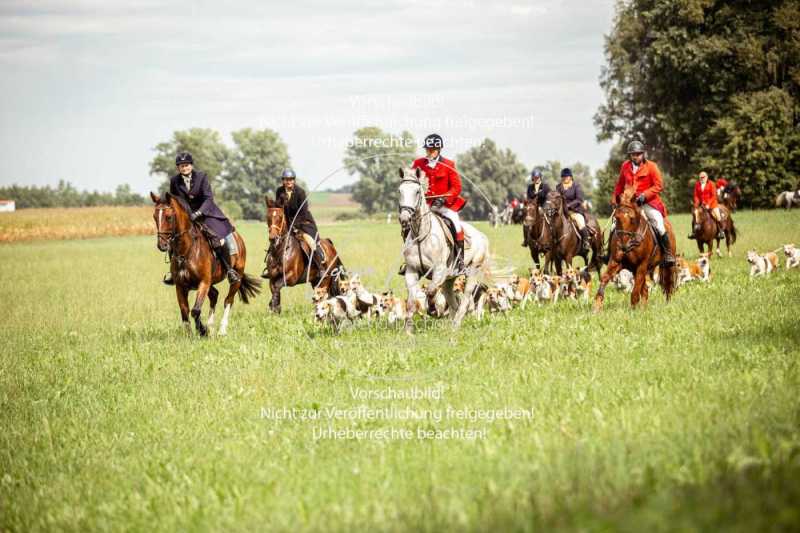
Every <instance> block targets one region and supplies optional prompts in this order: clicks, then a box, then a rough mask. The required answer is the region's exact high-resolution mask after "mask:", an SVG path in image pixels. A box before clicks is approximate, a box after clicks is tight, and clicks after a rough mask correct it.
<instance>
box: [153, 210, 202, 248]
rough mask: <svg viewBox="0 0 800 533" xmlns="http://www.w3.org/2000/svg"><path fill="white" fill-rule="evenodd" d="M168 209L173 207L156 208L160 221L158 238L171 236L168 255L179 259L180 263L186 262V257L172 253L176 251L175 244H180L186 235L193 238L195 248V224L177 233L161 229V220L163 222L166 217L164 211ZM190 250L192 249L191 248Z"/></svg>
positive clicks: (157, 230) (158, 223)
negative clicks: (179, 241)
mask: <svg viewBox="0 0 800 533" xmlns="http://www.w3.org/2000/svg"><path fill="white" fill-rule="evenodd" d="M167 209H172V206H159V207H156V211H158V221H157V222H156V234H157V236H158V237H159V238H161V237H162V236H166V235H169V236H170V238H169V240H167V247H168V248H167V253H169V254H170V255H172V256H174V257H177V258H178V260H179V261H185V260H186V258H185V257H184V256H182V255H178V254H173V253H172V252H173V251H174V250H176V246H175V243H176V242H178V240H179V239H180V238H181V237H182V236H183V235H185V234H186V233H189V236H191V238H192V246H194V242H195V241H194V232H193V231H191V230H192V229H194V224H192V226H191V227H190V228H189V229H185V230H183V231H179V232H176V231H175V228H172V229H170V230H169V231H164V230H162V229H161V220H162V217H163V215H164V211H166V210H167ZM190 249H191V247H190Z"/></svg>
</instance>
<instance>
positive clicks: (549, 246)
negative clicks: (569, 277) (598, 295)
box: [538, 191, 603, 276]
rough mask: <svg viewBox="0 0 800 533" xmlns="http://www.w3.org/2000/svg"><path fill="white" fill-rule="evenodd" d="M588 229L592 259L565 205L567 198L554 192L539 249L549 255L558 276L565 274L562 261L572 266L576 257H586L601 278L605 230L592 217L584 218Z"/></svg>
mask: <svg viewBox="0 0 800 533" xmlns="http://www.w3.org/2000/svg"><path fill="white" fill-rule="evenodd" d="M584 217H585V219H586V227H587V228H588V229H589V249H590V252H591V253H592V258H591V260H590V259H589V257H588V254H587V253H585V252H584V251H583V250H582V249H581V237H580V234H578V230H577V229H576V228H575V226H573V224H572V221H571V220H570V218H569V215H568V214H567V210H566V207H565V205H564V198H562V196H561V194H559V193H558V191H550V192H549V193H548V195H547V200H546V201H545V203H544V216H543V217H542V218H543V220H544V224H543V225H542V232H541V234H540V235H539V239H538V241H539V242H538V246H539V248H540V249H541V250H543V251H544V252H545V253H546V254H547V256H548V257H547V258H548V262H552V263H554V264H555V266H556V273H558V275H559V276H560V275H561V270H562V262H563V263H566V264H567V266H568V267H569V266H572V260H573V259H574V258H575V257H578V256H579V257H582V258H583V262H584V263H585V264H586V266H590V265H591V266H592V267H593V268H594V269H595V270H596V271H597V275H598V276H599V275H600V268H601V266H602V264H601V262H600V255H602V252H603V230H602V229H600V225H599V224H598V223H597V218H595V217H594V216H592V215H590V214H588V213H587V214H585V215H584Z"/></svg>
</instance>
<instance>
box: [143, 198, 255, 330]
mask: <svg viewBox="0 0 800 533" xmlns="http://www.w3.org/2000/svg"><path fill="white" fill-rule="evenodd" d="M150 198H151V199H152V200H153V203H154V204H155V211H154V212H153V219H154V220H155V223H156V231H157V232H158V234H157V235H158V239H157V246H158V249H159V250H161V251H162V252H167V251H169V252H170V255H171V259H170V270H171V271H172V279H174V280H175V292H176V294H177V296H178V306H179V307H180V309H181V320H182V321H183V324H184V326H185V327H186V330H187V332H191V328H190V326H189V291H192V290H196V291H197V297H196V299H195V301H194V306H193V307H192V311H191V315H192V318H194V325H195V329H196V330H197V333H199V334H200V335H202V336H205V335H207V334H208V328H207V327H206V326H205V325H203V321H202V319H201V313H202V309H203V302H204V301H205V299H206V296H208V302H209V304H210V306H211V310H210V312H209V315H208V327H211V326H212V325H213V324H214V311H215V309H216V306H217V297H218V296H219V291H217V289H216V288H215V287H214V285H216V284H217V283H220V282H221V281H222V280H224V279H226V273H225V271H224V269H223V267H222V265H221V264H220V262H219V261H217V260H216V259H215V258H214V252H213V251H212V250H211V246H210V245H209V244H208V240H206V237H205V235H204V234H203V232H202V230H201V229H200V227H199V226H198V225H197V224H195V223H193V222H192V221H191V219H190V218H189V211H190V209H189V206H188V205H187V204H186V203H185V202H184V201H183V200H182V199H181V198H178V197H176V196H173V195H171V194H170V193H165V194H164V196H163V198H162V197H159V196H158V195H156V194H153V193H152V192H151V193H150ZM234 235H235V239H236V245H237V247H238V249H239V253H238V254H236V255H235V256H233V257H231V266H232V267H233V268H234V269H235V270H236V272H237V273H238V274H239V277H240V278H241V281H238V282H236V283H233V284H231V286H230V288H229V289H228V295H227V296H226V297H225V310H224V312H223V315H222V321H221V322H220V325H219V331H218V332H217V334H218V335H225V334H226V333H227V330H228V318H229V316H230V311H231V306H233V300H234V298H235V296H236V293H237V292H238V293H239V297H240V298H241V299H242V301H243V302H244V303H250V298H252V297H254V296H255V295H256V294H258V293H259V290H260V289H259V287H260V285H261V281H259V280H258V279H256V278H254V277H252V276H249V275H248V274H245V272H244V266H245V262H246V260H247V250H246V249H245V246H244V240H243V239H242V237H241V236H240V235H239V233H238V232H237V233H235V234H234Z"/></svg>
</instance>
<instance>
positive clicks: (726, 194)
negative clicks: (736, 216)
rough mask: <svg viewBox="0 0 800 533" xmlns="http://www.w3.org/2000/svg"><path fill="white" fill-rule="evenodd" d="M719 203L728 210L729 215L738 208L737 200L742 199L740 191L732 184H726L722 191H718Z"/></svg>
mask: <svg viewBox="0 0 800 533" xmlns="http://www.w3.org/2000/svg"><path fill="white" fill-rule="evenodd" d="M718 196H719V201H720V203H721V204H722V205H724V206H725V207H727V208H728V211H730V212H731V213H733V212H735V211H736V208H737V207H738V206H739V199H740V198H741V197H742V189H741V188H740V187H739V186H738V185H737V184H736V183H734V182H730V183H728V184H727V185H726V186H725V187H723V188H722V190H720V191H718Z"/></svg>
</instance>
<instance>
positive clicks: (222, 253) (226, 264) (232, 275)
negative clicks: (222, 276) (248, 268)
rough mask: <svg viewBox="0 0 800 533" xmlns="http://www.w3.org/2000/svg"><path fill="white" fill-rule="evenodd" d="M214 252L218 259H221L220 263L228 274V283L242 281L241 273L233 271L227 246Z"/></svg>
mask: <svg viewBox="0 0 800 533" xmlns="http://www.w3.org/2000/svg"><path fill="white" fill-rule="evenodd" d="M214 252H215V253H216V254H217V259H219V262H220V263H222V268H223V269H224V270H225V272H226V273H227V274H228V281H229V282H230V283H237V282H239V281H241V280H242V278H241V276H239V273H238V272H236V270H234V269H233V267H232V266H231V263H230V261H228V257H229V256H228V250H226V249H225V246H220V247H219V248H215V249H214Z"/></svg>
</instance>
